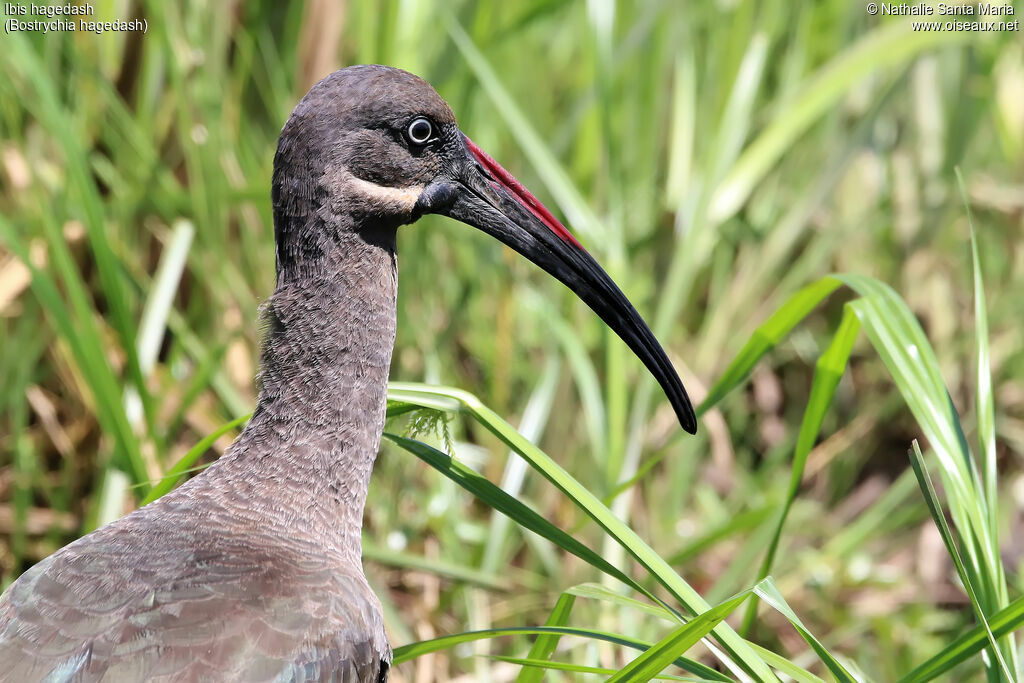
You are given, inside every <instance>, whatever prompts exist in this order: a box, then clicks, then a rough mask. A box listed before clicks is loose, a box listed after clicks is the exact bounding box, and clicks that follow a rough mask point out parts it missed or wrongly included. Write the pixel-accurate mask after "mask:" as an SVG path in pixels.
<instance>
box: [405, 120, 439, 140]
mask: <svg viewBox="0 0 1024 683" xmlns="http://www.w3.org/2000/svg"><path fill="white" fill-rule="evenodd" d="M405 134H406V135H407V136H408V137H409V142H411V143H413V144H415V145H423V144H426V143H427V142H429V141H430V139H431V138H433V137H434V125H433V124H432V123H430V119H428V118H426V117H424V116H419V117H417V118H415V119H413V120H412V123H410V124H409V128H407V129H406V131H405Z"/></svg>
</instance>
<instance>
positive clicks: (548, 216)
mask: <svg viewBox="0 0 1024 683" xmlns="http://www.w3.org/2000/svg"><path fill="white" fill-rule="evenodd" d="M466 146H467V147H468V148H469V151H470V152H471V153H472V154H473V156H474V157H476V160H477V161H478V162H480V165H481V166H483V167H484V168H485V169H487V172H488V173H490V174H491V177H492V178H494V179H495V182H496V184H498V185H501V186H502V187H504V188H505V190H507V191H508V193H509V194H511V195H512V196H513V197H515V198H516V199H517V200H518V201H519V203H520V204H522V205H523V206H524V207H525V208H526V210H527V211H529V212H530V213H532V214H533V215H534V216H535V217H536V218H537V220H539V221H540V222H541V223H543V224H544V225H546V226H547V227H548V229H549V230H551V232H553V233H555V234H556V235H558V236H559V237H561V238H562V240H563V241H565V242H568V243H569V244H571V245H573V246H574V247H577V248H578V249H583V245H582V244H580V243H579V242H578V241H577V240H576V238H575V237H573V234H572V233H571V232H569V229H568V228H567V227H565V226H564V225H562V224H561V223H560V222H559V221H558V219H557V218H555V217H554V215H552V213H551V212H550V211H548V209H547V207H546V206H544V205H543V204H541V203H540V200H539V199H537V198H536V197H534V196H533V194H532V193H531V192H530V191H529V190H527V189H526V188H525V187H523V184H522V183H520V182H519V181H518V180H516V179H515V176H513V175H512V174H511V173H509V172H508V171H506V170H505V169H504V168H502V166H501V164H499V163H498V162H497V161H495V160H494V159H492V158H491V157H490V155H489V154H487V152H485V151H483V150H482V149H480V148H479V147H478V146H477V144H476V143H475V142H473V141H472V140H470V139H469V137H468V136H466ZM584 251H586V250H585V249H584Z"/></svg>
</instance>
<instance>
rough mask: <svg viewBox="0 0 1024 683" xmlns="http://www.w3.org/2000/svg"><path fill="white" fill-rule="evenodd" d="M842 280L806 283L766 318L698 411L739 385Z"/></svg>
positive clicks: (710, 405) (701, 412)
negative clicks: (765, 355) (758, 362)
mask: <svg viewBox="0 0 1024 683" xmlns="http://www.w3.org/2000/svg"><path fill="white" fill-rule="evenodd" d="M841 284H842V283H841V282H840V281H839V280H837V279H835V278H833V277H825V278H822V279H820V280H818V281H817V282H814V283H812V284H810V285H807V286H806V287H804V288H803V289H801V290H800V291H798V292H796V293H795V294H793V296H791V297H790V298H789V299H788V300H787V301H786V303H784V304H783V305H782V306H780V307H779V309H778V310H777V311H775V313H773V314H772V315H771V317H770V318H768V320H766V321H765V322H764V323H762V324H761V325H760V326H759V327H758V328H757V329H756V330H754V333H753V334H752V335H751V336H750V339H749V340H748V341H747V343H746V344H745V345H744V346H743V349H742V350H741V351H740V352H739V354H738V355H737V356H736V358H735V359H733V361H732V363H730V364H729V367H728V368H726V370H725V372H723V373H722V376H721V377H719V378H718V381H716V382H715V384H714V386H712V387H711V389H710V390H709V391H708V395H707V397H706V398H705V399H704V400H703V401H702V402H701V404H700V406H698V407H697V415H698V416H700V415H703V414H704V413H706V412H707V411H708V410H710V409H711V408H712V407H714V406H715V405H716V404H717V403H718V402H719V401H721V400H722V398H724V397H725V395H726V394H728V393H729V392H730V391H732V390H733V389H735V388H736V387H737V386H739V385H740V384H741V383H742V382H743V381H744V380H745V379H746V378H747V376H748V375H749V374H750V371H751V370H752V369H753V368H754V366H755V365H756V364H757V361H759V360H760V359H761V358H762V357H763V356H764V354H766V353H767V352H768V351H769V350H771V349H772V348H773V347H774V346H775V345H776V344H778V343H779V341H781V340H782V338H783V337H785V336H786V335H787V334H789V332H790V330H792V329H793V327H795V326H796V324H797V323H799V322H800V321H801V320H803V319H804V318H806V317H807V314H808V313H810V312H811V311H812V310H813V309H814V307H815V306H817V305H818V304H819V303H821V301H822V300H823V299H824V298H825V297H827V296H828V295H829V294H831V293H832V292H834V291H835V290H836V289H837V288H838V287H839V286H840V285H841Z"/></svg>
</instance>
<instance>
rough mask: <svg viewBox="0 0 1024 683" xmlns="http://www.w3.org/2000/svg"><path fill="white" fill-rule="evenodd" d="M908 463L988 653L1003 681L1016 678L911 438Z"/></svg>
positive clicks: (988, 661)
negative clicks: (969, 602) (977, 624)
mask: <svg viewBox="0 0 1024 683" xmlns="http://www.w3.org/2000/svg"><path fill="white" fill-rule="evenodd" d="M909 455H910V465H911V467H913V469H914V476H916V477H917V481H918V484H919V485H920V486H921V493H922V494H923V495H924V500H925V503H927V505H928V512H930V513H931V515H932V519H933V520H934V521H935V526H936V527H938V529H939V533H940V534H941V535H942V542H943V544H945V546H946V550H947V552H949V556H950V557H951V558H953V564H954V565H955V566H956V572H957V574H958V575H959V576H960V582H961V583H962V584H963V586H964V590H966V591H967V596H968V597H969V598H970V601H971V607H972V608H973V609H974V615H975V617H976V618H977V619H978V621H979V622H980V623H981V626H982V627H983V628H984V629H985V635H986V636H987V637H988V640H989V645H990V649H989V652H990V654H991V655H992V656H994V657H995V659H996V661H997V662H998V663H999V668H1000V669H1001V671H1002V674H1003V677H1004V678H1003V680H1006V681H1013V680H1015V678H1014V677H1013V676H1012V675H1011V674H1010V670H1009V668H1008V667H1007V666H1006V661H1005V660H1004V659H1003V653H1002V651H1001V650H1000V648H999V644H998V643H996V638H995V636H994V635H993V634H992V627H991V625H990V624H989V623H988V619H987V618H986V617H985V611H984V609H982V606H981V605H980V604H979V602H978V594H977V591H976V590H975V586H974V582H973V580H972V577H971V576H970V575H969V574H968V572H967V569H966V567H965V566H964V561H963V558H962V557H961V556H960V550H959V549H958V548H957V544H956V540H955V539H954V538H953V532H952V531H950V528H949V524H947V523H946V516H945V515H944V514H943V512H942V504H941V503H940V502H939V496H938V494H937V493H936V492H935V485H934V484H932V479H931V476H930V475H929V474H928V469H927V467H926V466H925V462H924V456H923V455H922V454H921V447H920V446H918V444H917V439H914V444H913V448H911V449H910V452H909ZM990 662H991V660H989V659H987V658H986V668H991V667H992V664H991V663H990Z"/></svg>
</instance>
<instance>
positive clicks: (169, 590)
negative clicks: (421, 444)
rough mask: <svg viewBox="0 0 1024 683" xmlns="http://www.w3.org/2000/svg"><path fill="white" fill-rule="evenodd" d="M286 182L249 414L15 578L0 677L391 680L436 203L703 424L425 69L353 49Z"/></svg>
mask: <svg viewBox="0 0 1024 683" xmlns="http://www.w3.org/2000/svg"><path fill="white" fill-rule="evenodd" d="M271 201H272V205H273V214H274V238H275V244H276V250H277V252H276V263H277V285H276V288H275V289H274V292H273V294H272V295H271V296H270V298H269V299H268V301H267V302H266V304H265V306H264V315H265V318H266V334H265V340H264V343H263V348H262V353H261V358H260V367H261V370H260V379H259V398H258V403H257V406H256V409H255V412H254V413H253V416H252V418H251V419H250V420H249V422H248V424H247V425H246V427H245V429H244V430H243V431H242V433H241V435H240V436H239V437H238V438H237V439H236V440H235V442H234V443H233V444H232V445H231V446H230V448H228V449H227V451H226V452H225V453H224V455H223V456H222V457H221V458H220V459H218V460H217V461H216V462H214V463H213V464H212V465H211V466H210V467H208V468H207V469H206V470H205V471H204V472H202V473H201V474H199V475H198V476H196V477H194V478H192V479H191V480H189V481H187V482H185V483H184V484H182V485H181V486H180V487H178V488H177V489H176V490H174V491H173V492H171V493H169V494H167V495H166V496H164V497H163V498H161V499H159V500H157V501H155V502H153V503H151V504H149V505H146V506H145V507H142V508H140V509H138V510H135V511H134V512H132V513H130V514H128V515H127V516H125V517H123V518H121V519H118V520H117V521H115V522H112V523H110V524H108V525H106V526H103V527H101V528H99V529H97V530H96V531H93V532H92V533H90V534H88V535H86V536H84V537H82V538H80V539H78V540H77V541H74V542H73V543H71V544H69V545H67V546H65V547H64V548H62V549H61V550H59V551H57V552H56V553H54V554H53V555H51V556H49V557H47V558H46V559H44V560H42V561H41V562H39V563H38V564H36V565H35V566H33V567H32V568H30V569H29V570H28V571H26V572H25V573H24V574H23V575H22V576H21V577H20V578H18V580H17V581H15V582H14V583H13V584H12V585H11V586H10V587H9V588H8V589H7V591H6V592H4V594H3V595H2V597H0V680H3V681H17V682H18V683H25V682H28V681H51V682H58V681H80V682H85V681H359V682H365V683H379V682H381V681H385V680H387V676H388V669H389V666H390V662H391V648H390V646H389V644H388V640H387V637H386V635H385V629H384V620H383V617H382V615H381V605H380V602H379V600H378V599H377V597H376V596H375V595H374V593H373V591H372V590H371V589H370V586H369V584H368V583H367V580H366V577H365V574H364V570H363V565H362V546H361V534H362V518H363V509H364V506H365V504H366V498H367V488H368V484H369V479H370V473H371V470H372V469H373V464H374V460H375V459H376V456H377V450H378V447H379V445H380V439H381V433H382V431H383V428H384V417H385V408H386V401H387V382H388V371H389V367H390V364H391V354H392V350H393V348H394V342H395V332H396V329H395V328H396V316H395V304H396V297H397V294H398V279H397V261H396V258H397V257H396V238H397V233H398V228H399V227H400V226H402V225H407V224H409V223H414V222H415V221H416V220H417V219H419V218H420V217H421V216H423V215H424V214H430V213H433V214H441V215H443V216H448V217H451V218H454V219H456V220H458V221H461V222H463V223H466V224H468V225H471V226H473V227H476V228H478V229H480V230H482V231H483V232H485V233H487V234H489V235H491V236H493V237H495V238H497V239H498V240H500V241H501V242H503V243H505V244H506V245H508V246H509V247H511V248H512V249H513V250H515V251H516V252H518V253H520V254H522V255H523V256H525V257H526V258H528V259H529V260H531V261H533V262H534V263H535V264H537V265H538V266H539V267H540V268H542V269H543V270H545V271H546V272H548V273H550V274H551V275H553V276H554V277H556V278H557V279H559V280H560V281H561V282H563V283H564V284H565V285H566V286H568V287H569V289H571V290H572V291H573V292H575V293H576V295H578V296H579V297H580V299H582V300H583V301H584V302H586V303H587V305H589V306H590V307H591V308H592V309H593V310H594V311H595V312H596V313H597V314H598V315H599V316H600V317H601V319H602V320H603V321H604V322H605V323H606V324H607V325H608V326H609V327H611V328H612V329H613V330H614V331H615V332H616V333H617V334H618V335H619V336H620V337H621V338H622V339H623V340H624V341H625V343H626V344H627V345H628V346H629V347H630V349H632V351H633V352H634V353H635V354H636V355H637V356H638V357H639V358H640V360H642V361H643V363H644V364H645V365H646V366H647V368H648V370H649V371H650V372H651V373H652V374H653V376H654V377H655V378H656V379H657V380H658V382H659V383H660V384H661V386H662V388H663V389H664V391H665V393H666V395H667V397H668V400H669V402H670V403H671V405H672V407H673V408H674V410H675V413H676V415H677V416H678V419H679V422H680V424H681V425H682V427H683V428H684V429H685V430H686V431H688V432H691V433H694V432H695V431H696V419H695V416H694V412H693V407H692V406H691V404H690V401H689V399H688V398H687V395H686V391H685V390H684V388H683V385H682V383H681V381H680V380H679V377H678V375H677V374H676V371H675V370H674V368H673V366H672V363H671V362H670V361H669V359H668V357H667V356H666V354H665V352H664V350H663V349H662V347H661V346H660V345H659V343H658V341H657V340H656V339H655V338H654V335H653V334H652V333H651V331H650V329H649V328H648V327H647V325H645V324H644V322H643V320H642V319H641V317H640V316H639V314H638V313H637V312H636V310H635V309H634V308H633V306H632V305H631V304H630V303H629V301H628V300H627V299H626V297H625V296H624V295H623V294H622V292H621V291H620V290H619V288H618V287H617V286H616V285H615V283H614V282H612V280H611V279H610V278H609V277H608V275H607V274H606V273H605V272H604V271H603V270H602V269H601V267H600V266H599V265H598V264H597V262H596V261H595V260H594V259H593V258H592V257H591V256H590V255H589V254H588V253H587V251H586V250H585V249H584V248H583V247H582V246H581V245H580V243H579V242H578V241H577V240H576V238H575V237H573V235H572V233H570V232H569V230H567V229H566V228H565V227H564V226H563V225H562V224H561V223H560V222H559V221H558V220H557V219H556V218H555V216H554V215H553V214H552V213H551V212H550V211H549V210H548V209H546V208H545V207H544V206H543V205H542V204H541V203H540V202H539V201H538V200H537V198H536V197H534V196H533V195H532V194H531V193H530V192H529V191H528V190H527V189H526V188H524V187H523V186H522V185H521V184H520V183H519V182H518V181H517V180H516V179H515V178H514V177H512V175H511V174H510V173H509V172H508V171H506V170H505V169H504V168H502V167H501V166H500V165H499V164H498V163H497V162H496V161H494V159H492V158H491V157H490V156H488V155H487V154H486V153H484V152H483V151H482V150H481V149H480V148H479V147H478V146H477V145H476V144H474V143H473V142H472V141H471V140H470V139H469V138H468V137H467V136H466V135H465V134H464V133H463V132H462V131H461V130H460V129H459V127H458V125H457V124H456V122H455V116H454V114H453V113H452V110H451V109H450V108H449V106H448V105H447V104H446V103H445V101H444V100H443V99H442V98H441V97H440V96H439V95H438V94H437V92H435V90H434V89H433V88H432V87H431V86H430V85H429V84H427V83H426V82H425V81H423V80H422V79H420V78H419V77H417V76H414V75H413V74H410V73H407V72H405V71H401V70H399V69H395V68H390V67H386V66H379V65H371V66H353V67H349V68H346V69H342V70H340V71H336V72H334V73H333V74H331V75H329V76H327V77H326V78H324V79H323V80H322V81H320V82H319V83H317V84H316V85H315V86H313V88H312V89H310V91H309V92H308V93H307V94H306V96H305V97H303V98H302V100H301V101H300V102H299V103H298V105H297V106H296V107H295V109H294V111H292V113H291V116H290V117H289V118H288V121H287V122H286V123H285V125H284V128H283V129H282V131H281V135H280V139H279V141H278V145H277V152H276V155H275V156H274V170H273V181H272V188H271ZM483 276H484V274H481V277H483Z"/></svg>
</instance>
